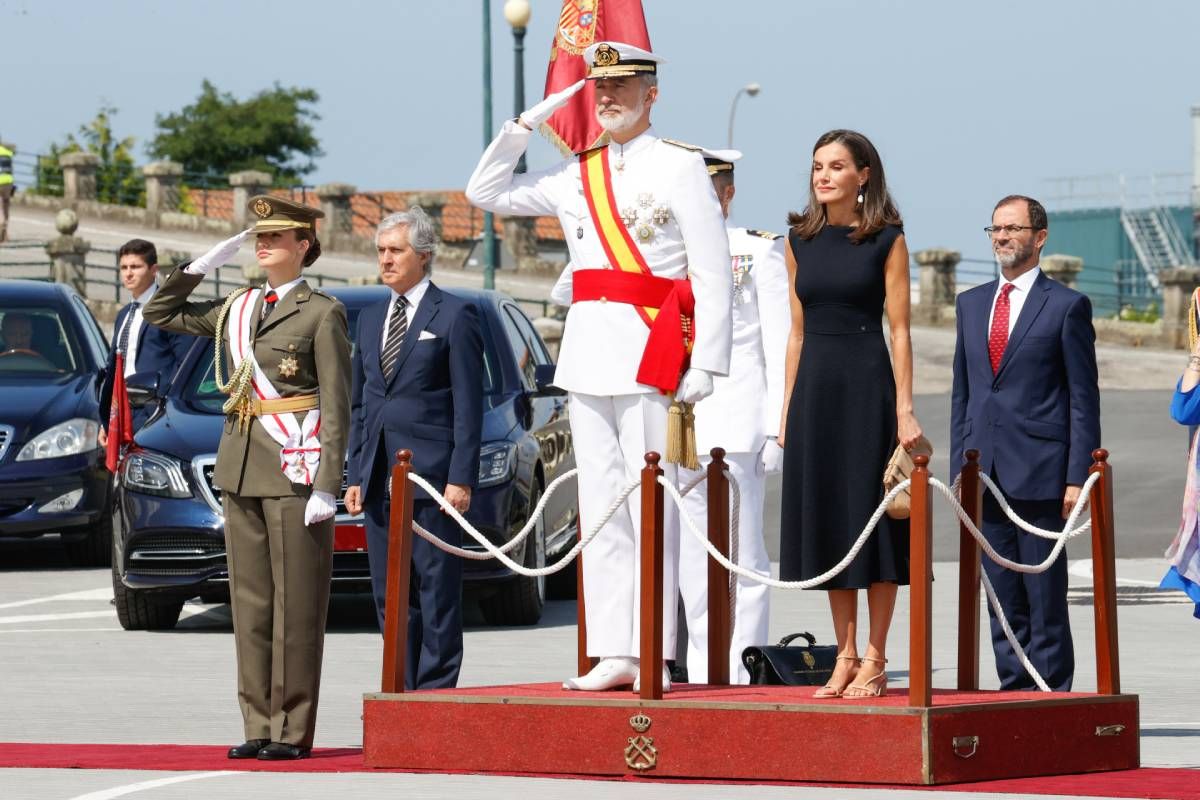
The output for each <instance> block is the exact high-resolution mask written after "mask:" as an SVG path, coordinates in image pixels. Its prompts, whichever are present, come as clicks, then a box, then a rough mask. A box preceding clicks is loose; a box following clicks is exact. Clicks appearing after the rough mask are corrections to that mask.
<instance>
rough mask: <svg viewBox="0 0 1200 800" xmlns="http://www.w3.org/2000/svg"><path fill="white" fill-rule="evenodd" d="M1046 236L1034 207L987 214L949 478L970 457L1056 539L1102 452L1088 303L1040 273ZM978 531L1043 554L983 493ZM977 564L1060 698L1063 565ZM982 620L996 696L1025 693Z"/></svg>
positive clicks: (961, 312)
mask: <svg viewBox="0 0 1200 800" xmlns="http://www.w3.org/2000/svg"><path fill="white" fill-rule="evenodd" d="M1047 230H1048V228H1047V220H1046V210H1045V209H1044V208H1043V207H1042V205H1041V204H1040V203H1038V202H1037V201H1036V200H1033V199H1032V198H1028V197H1023V196H1020V195H1011V196H1009V197H1005V198H1004V199H1003V200H1001V201H1000V202H999V203H997V204H996V208H995V209H994V211H993V212H992V224H991V226H989V227H988V228H987V232H988V235H989V236H990V237H991V241H992V250H993V252H994V253H995V256H996V261H997V262H998V263H999V265H1000V268H1001V273H1002V277H1001V278H1000V279H999V280H996V281H992V282H990V283H986V284H983V285H982V286H976V287H975V288H973V289H970V290H968V291H965V292H963V293H962V294H961V295H959V297H958V302H957V305H956V317H957V327H958V338H957V342H956V345H955V349H954V389H953V393H952V395H951V415H950V436H951V452H950V457H951V461H950V464H951V469H952V470H954V471H955V472H957V470H958V469H959V468H960V467H961V466H962V464H963V463H964V460H963V453H964V452H965V451H967V450H972V449H974V450H978V451H979V466H980V469H981V470H983V471H984V472H986V473H987V474H988V475H989V476H990V477H991V478H992V479H993V480H994V481H995V482H996V484H997V485H998V486H999V487H1000V488H1001V489H1002V490H1003V492H1004V495H1005V497H1006V498H1007V499H1008V501H1009V504H1010V505H1011V506H1012V508H1013V510H1014V511H1015V512H1016V513H1017V514H1019V515H1020V516H1021V517H1022V518H1023V519H1025V520H1026V521H1028V522H1030V523H1032V524H1034V525H1036V526H1038V527H1040V528H1045V529H1052V530H1062V527H1063V520H1064V519H1066V517H1067V515H1068V514H1069V512H1070V510H1071V508H1072V507H1073V506H1074V505H1075V502H1076V500H1078V498H1079V494H1080V488H1081V486H1082V484H1083V483H1084V481H1086V480H1087V475H1088V467H1089V466H1090V465H1091V463H1092V455H1091V454H1092V450H1094V449H1095V448H1096V447H1098V446H1099V445H1100V389H1099V386H1098V385H1097V379H1096V347H1095V343H1096V333H1095V330H1094V329H1093V327H1092V304H1091V302H1090V301H1089V300H1088V298H1087V296H1086V295H1083V294H1080V293H1079V292H1076V291H1074V290H1072V289H1068V288H1067V287H1065V286H1063V285H1062V284H1060V283H1058V282H1056V281H1054V280H1051V279H1050V278H1048V277H1046V276H1045V275H1044V274H1043V273H1042V271H1041V270H1040V269H1039V268H1038V262H1039V259H1040V257H1041V251H1042V247H1043V246H1045V243H1046V236H1047ZM951 477H953V475H952V476H951ZM983 533H984V535H985V536H986V537H987V539H988V541H989V542H990V543H991V544H992V546H993V547H995V549H996V550H997V552H999V553H1000V554H1001V555H1003V556H1005V557H1007V558H1009V559H1011V560H1013V561H1018V562H1022V563H1025V564H1036V563H1039V562H1041V561H1043V560H1044V559H1045V558H1046V556H1047V555H1048V554H1049V552H1050V550H1051V549H1052V548H1053V542H1052V541H1051V540H1049V539H1044V538H1042V537H1040V536H1035V535H1033V534H1030V533H1026V532H1024V531H1022V530H1021V529H1019V528H1018V527H1017V526H1016V525H1014V524H1013V523H1012V522H1011V521H1010V520H1009V519H1008V517H1007V516H1006V515H1005V514H1004V512H1003V510H1002V509H1001V508H1000V506H999V504H998V503H997V502H996V500H995V499H994V498H993V497H992V496H991V493H990V492H985V493H984V503H983ZM983 565H984V569H985V570H986V571H987V575H988V577H989V578H990V579H991V581H992V584H993V586H994V587H995V589H996V594H997V596H998V597H999V599H1000V604H1001V607H1002V608H1003V609H1004V614H1005V616H1006V617H1007V618H1008V621H1009V624H1010V625H1011V626H1012V629H1013V632H1014V633H1015V634H1016V638H1017V641H1018V642H1019V643H1020V645H1021V647H1022V649H1023V650H1024V651H1025V653H1026V654H1027V655H1028V656H1029V659H1030V661H1031V663H1032V664H1033V666H1034V667H1035V668H1036V669H1037V671H1038V672H1039V673H1040V674H1041V675H1042V677H1043V678H1044V679H1045V680H1046V683H1047V684H1048V685H1049V686H1050V688H1051V689H1053V690H1055V691H1069V690H1070V688H1071V680H1072V677H1073V675H1074V671H1075V655H1074V651H1073V649H1072V644H1071V626H1070V621H1069V619H1068V616H1067V558H1066V555H1065V554H1063V555H1061V556H1060V557H1059V558H1058V559H1056V560H1055V562H1054V563H1053V564H1052V565H1051V567H1050V568H1049V570H1047V571H1046V572H1042V573H1038V574H1025V573H1018V572H1012V571H1009V570H1006V569H1004V568H1003V567H1000V566H999V565H997V564H995V563H994V562H993V561H992V560H991V559H990V558H987V557H986V556H984V559H983ZM988 610H989V613H991V614H992V648H993V650H994V651H995V656H996V672H997V673H998V674H999V676H1000V688H1002V689H1012V690H1024V689H1032V688H1034V682H1033V678H1032V677H1030V675H1029V673H1028V672H1027V671H1026V670H1025V668H1024V667H1023V666H1022V665H1021V663H1020V662H1019V661H1018V659H1017V655H1016V653H1015V652H1014V651H1013V648H1012V646H1011V645H1010V644H1009V642H1008V640H1007V638H1006V637H1005V635H1004V632H1003V630H1002V629H1001V627H1000V625H999V623H998V622H997V620H996V618H995V614H994V612H992V609H991V607H990V606H989V609H988Z"/></svg>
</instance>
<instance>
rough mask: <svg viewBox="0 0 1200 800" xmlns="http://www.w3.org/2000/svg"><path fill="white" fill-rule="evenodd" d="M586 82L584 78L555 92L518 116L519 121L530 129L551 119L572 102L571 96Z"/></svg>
mask: <svg viewBox="0 0 1200 800" xmlns="http://www.w3.org/2000/svg"><path fill="white" fill-rule="evenodd" d="M585 83H587V80H582V81H579V82H578V83H574V84H572V85H570V86H568V87H567V88H565V89H563V90H562V91H561V92H555V93H554V94H552V95H550V96H549V97H547V98H546V99H545V100H543V101H542V102H540V103H538V104H537V105H535V106H534V107H533V108H531V109H529V110H528V111H524V112H522V113H521V116H519V117H517V121H518V122H520V123H521V124H522V125H524V126H525V127H526V128H529V130H533V129H534V128H536V127H537V126H538V125H541V124H542V123H543V122H545V121H546V120H548V119H550V117H551V116H553V115H554V112H555V111H558V110H559V109H560V108H562V107H563V106H565V105H566V104H567V103H568V102H570V100H571V98H572V97H574V96H575V93H576V92H578V91H579V90H580V89H582V88H583V85H584V84H585Z"/></svg>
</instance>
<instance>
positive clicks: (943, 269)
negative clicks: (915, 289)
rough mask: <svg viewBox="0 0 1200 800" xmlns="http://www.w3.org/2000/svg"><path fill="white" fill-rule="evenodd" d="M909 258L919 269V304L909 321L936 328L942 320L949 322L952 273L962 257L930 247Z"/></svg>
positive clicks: (952, 298)
mask: <svg viewBox="0 0 1200 800" xmlns="http://www.w3.org/2000/svg"><path fill="white" fill-rule="evenodd" d="M913 258H914V259H915V260H916V262H917V267H918V268H919V269H920V283H919V284H918V285H919V286H920V293H919V295H918V296H919V301H918V303H917V306H916V308H914V309H913V320H914V321H916V322H924V323H926V324H937V323H938V322H940V321H941V320H943V319H951V318H952V317H953V312H954V297H955V288H956V287H955V280H954V271H955V269H956V268H957V267H958V262H959V261H961V260H962V254H961V253H959V252H958V251H957V250H946V249H943V248H940V247H931V248H929V249H927V250H918V251H916V252H915V253H913Z"/></svg>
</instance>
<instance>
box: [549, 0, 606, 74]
mask: <svg viewBox="0 0 1200 800" xmlns="http://www.w3.org/2000/svg"><path fill="white" fill-rule="evenodd" d="M601 2H602V0H567V2H564V3H563V7H562V14H560V15H559V17H558V31H557V32H556V33H555V34H554V44H555V46H556V48H557V49H558V50H563V51H565V52H567V53H570V54H571V55H574V56H577V55H581V54H582V53H583V51H584V50H585V49H586V48H587V47H588V46H590V45H591V43H592V42H594V41H595V40H596V17H597V15H598V14H599V13H600V3H601ZM614 55H615V54H614ZM596 63H599V61H597V62H596Z"/></svg>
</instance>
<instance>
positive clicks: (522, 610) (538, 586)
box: [482, 478, 569, 625]
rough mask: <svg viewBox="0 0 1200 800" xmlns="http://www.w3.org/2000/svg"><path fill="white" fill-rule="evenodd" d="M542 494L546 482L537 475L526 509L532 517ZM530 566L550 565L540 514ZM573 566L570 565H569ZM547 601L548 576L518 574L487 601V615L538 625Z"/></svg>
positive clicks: (496, 621)
mask: <svg viewBox="0 0 1200 800" xmlns="http://www.w3.org/2000/svg"><path fill="white" fill-rule="evenodd" d="M541 497H542V485H541V483H540V482H539V481H538V480H537V479H536V478H535V479H534V481H533V488H532V489H531V490H530V492H529V507H528V509H527V510H526V512H525V519H526V520H528V519H529V517H530V515H531V514H532V513H533V510H534V509H535V508H537V504H538V501H539V500H541ZM523 563H524V565H525V566H526V567H530V568H533V567H544V566H545V565H546V522H545V517H544V516H540V517H538V521H537V524H535V525H534V526H533V530H532V531H530V532H529V538H528V539H527V540H526V542H525V558H524V559H523ZM568 569H569V567H568ZM545 602H546V579H545V577H541V578H527V577H525V576H524V575H517V576H515V577H513V578H511V579H509V580H507V581H505V582H504V584H503V585H502V586H501V587H500V589H499V591H497V592H496V593H495V594H494V595H492V597H491V598H489V599H488V600H487V601H485V602H484V603H483V606H482V610H483V617H484V619H486V620H487V621H488V623H490V624H492V625H536V624H537V622H538V620H539V619H541V618H542V606H543V605H544V604H545Z"/></svg>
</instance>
